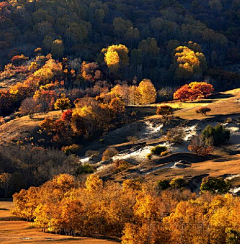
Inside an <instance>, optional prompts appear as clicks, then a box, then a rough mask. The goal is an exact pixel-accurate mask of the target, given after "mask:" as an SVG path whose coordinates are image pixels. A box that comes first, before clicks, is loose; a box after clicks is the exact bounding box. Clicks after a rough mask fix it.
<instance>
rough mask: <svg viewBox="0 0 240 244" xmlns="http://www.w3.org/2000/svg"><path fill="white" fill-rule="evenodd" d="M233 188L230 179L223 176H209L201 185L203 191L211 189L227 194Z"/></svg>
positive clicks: (211, 190)
mask: <svg viewBox="0 0 240 244" xmlns="http://www.w3.org/2000/svg"><path fill="white" fill-rule="evenodd" d="M230 188H231V184H230V182H229V181H225V180H224V179H223V178H222V177H218V178H215V177H207V178H204V179H203V181H202V184H201V186H200V190H201V191H202V192H204V191H209V192H211V193H212V194H214V193H218V194H225V193H227V192H228V191H229V190H230Z"/></svg>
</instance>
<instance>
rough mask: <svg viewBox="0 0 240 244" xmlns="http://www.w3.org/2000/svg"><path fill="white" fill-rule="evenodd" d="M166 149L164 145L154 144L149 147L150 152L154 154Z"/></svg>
mask: <svg viewBox="0 0 240 244" xmlns="http://www.w3.org/2000/svg"><path fill="white" fill-rule="evenodd" d="M165 151H167V147H165V146H156V147H153V148H152V149H151V153H152V154H155V155H160V154H161V153H162V152H165Z"/></svg>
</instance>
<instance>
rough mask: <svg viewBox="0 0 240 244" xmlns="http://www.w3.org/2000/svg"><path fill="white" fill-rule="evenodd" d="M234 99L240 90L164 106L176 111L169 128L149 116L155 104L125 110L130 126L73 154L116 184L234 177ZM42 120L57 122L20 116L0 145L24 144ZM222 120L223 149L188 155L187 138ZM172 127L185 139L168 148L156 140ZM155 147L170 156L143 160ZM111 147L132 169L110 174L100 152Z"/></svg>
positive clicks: (238, 141) (237, 137)
mask: <svg viewBox="0 0 240 244" xmlns="http://www.w3.org/2000/svg"><path fill="white" fill-rule="evenodd" d="M239 99H240V89H235V90H231V91H227V92H222V93H220V94H219V95H217V96H216V97H215V98H209V99H204V100H201V101H197V102H185V103H181V102H175V103H174V102H173V103H169V104H170V105H171V106H172V107H173V108H176V111H175V113H174V118H175V119H173V120H172V122H171V123H170V124H169V125H168V124H167V125H163V124H162V122H161V116H157V115H154V113H155V110H156V108H155V107H156V106H158V104H155V105H151V106H150V107H146V106H145V107H141V106H140V107H139V106H136V107H129V108H128V109H129V110H130V111H129V112H132V111H135V112H137V114H138V116H137V118H135V121H134V122H130V123H129V124H128V125H124V126H122V127H120V128H117V129H113V130H111V131H110V132H109V133H107V134H106V135H105V136H104V137H103V139H104V144H102V143H100V142H99V140H95V141H92V142H91V143H90V144H89V145H88V144H87V145H86V146H85V147H84V148H83V149H82V152H81V153H84V152H86V151H95V152H97V155H96V156H94V157H86V158H84V157H83V156H81V154H79V155H80V158H81V161H82V162H84V163H86V162H89V163H90V164H91V165H92V166H93V167H95V168H97V170H98V171H97V172H98V173H99V174H100V175H101V176H103V177H105V178H106V179H108V178H110V179H114V180H116V181H123V180H124V179H128V178H137V177H143V178H145V179H146V180H150V181H158V180H160V179H172V178H174V177H185V178H187V179H188V180H189V181H194V180H195V179H196V178H198V177H199V176H200V179H201V178H202V177H204V176H206V175H211V176H223V177H226V176H228V175H234V174H236V173H237V172H240V164H238V162H239V161H240V158H239V155H240V151H239V147H240V132H239V113H240V107H239ZM164 104H165V103H164ZM203 105H204V106H208V107H209V108H211V111H210V112H209V113H208V114H207V116H205V115H201V114H197V113H196V109H197V108H199V107H201V106H203ZM45 117H54V118H58V117H59V113H58V112H49V113H47V114H41V115H40V114H35V115H34V118H33V119H31V118H30V117H28V116H24V117H20V118H17V119H14V120H11V121H9V122H7V123H6V124H4V125H1V127H0V131H1V138H2V139H1V143H7V142H8V143H9V142H10V143H16V142H18V141H24V139H25V138H31V137H37V136H39V135H38V134H36V131H37V130H38V129H39V123H40V121H42V120H43V119H44V118H45ZM230 118H231V119H230ZM226 120H228V121H229V122H228V123H226V127H227V128H229V129H230V130H231V138H230V141H229V142H228V143H227V144H226V145H224V146H221V147H216V148H215V149H214V152H213V155H212V156H209V157H206V158H202V157H198V156H195V155H194V154H190V153H189V150H188V149H187V146H188V144H189V141H190V139H191V136H192V135H194V134H196V133H198V132H199V131H201V130H202V129H203V128H204V127H205V126H206V125H207V124H212V125H214V124H217V123H218V122H221V123H224V122H225V121H226ZM175 126H181V127H183V128H184V130H185V133H186V135H185V137H186V140H185V141H184V142H183V143H182V144H180V145H177V144H176V145H174V144H171V143H170V144H169V142H167V140H166V139H165V138H164V136H162V135H161V134H162V133H163V134H164V133H165V132H166V131H167V130H169V129H170V128H172V127H175ZM129 136H130V137H135V138H137V141H136V140H135V141H134V142H131V141H128V140H127V137H129ZM34 141H36V139H34ZM159 144H164V145H168V147H169V149H170V151H171V152H172V154H170V156H165V157H163V158H161V157H157V156H154V157H153V159H152V160H149V159H147V158H146V156H147V154H149V152H150V149H151V148H152V147H154V146H156V145H159ZM113 147H114V148H115V149H117V150H118V155H116V156H114V159H115V160H116V159H124V160H127V161H128V162H129V163H130V165H132V167H130V168H129V169H127V170H125V171H123V172H120V173H117V174H116V173H113V172H114V164H112V163H111V160H110V161H109V162H108V161H106V162H101V157H102V156H101V155H102V153H103V152H104V151H105V150H106V148H113ZM179 160H185V161H188V162H190V165H188V167H184V168H182V167H181V165H180V168H178V167H173V166H174V163H176V162H178V161H179ZM239 184H240V182H239ZM235 185H236V182H235ZM236 186H237V185H236Z"/></svg>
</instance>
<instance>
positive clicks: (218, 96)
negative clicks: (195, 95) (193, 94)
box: [208, 92, 234, 99]
mask: <svg viewBox="0 0 240 244" xmlns="http://www.w3.org/2000/svg"><path fill="white" fill-rule="evenodd" d="M230 97H234V95H232V94H223V93H220V92H219V93H214V94H212V95H210V96H209V97H208V98H210V99H218V98H230Z"/></svg>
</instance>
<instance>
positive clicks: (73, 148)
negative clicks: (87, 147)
mask: <svg viewBox="0 0 240 244" xmlns="http://www.w3.org/2000/svg"><path fill="white" fill-rule="evenodd" d="M80 149H81V146H80V145H77V144H72V145H70V146H65V147H62V151H63V152H65V153H66V154H67V155H69V154H73V153H76V152H77V151H79V150H80Z"/></svg>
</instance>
